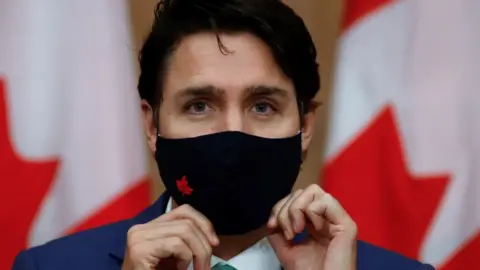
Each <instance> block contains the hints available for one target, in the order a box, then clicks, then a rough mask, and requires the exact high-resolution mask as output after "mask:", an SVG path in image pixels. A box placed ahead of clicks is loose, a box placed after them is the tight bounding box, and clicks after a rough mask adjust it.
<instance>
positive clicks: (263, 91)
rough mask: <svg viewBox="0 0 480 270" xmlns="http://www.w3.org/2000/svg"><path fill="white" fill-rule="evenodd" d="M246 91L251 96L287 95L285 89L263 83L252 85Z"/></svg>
mask: <svg viewBox="0 0 480 270" xmlns="http://www.w3.org/2000/svg"><path fill="white" fill-rule="evenodd" d="M247 91H248V94H249V95H251V96H280V97H287V96H288V91H287V90H285V89H282V88H278V87H272V86H265V85H258V86H252V87H249V88H248V89H247Z"/></svg>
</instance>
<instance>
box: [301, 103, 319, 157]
mask: <svg viewBox="0 0 480 270" xmlns="http://www.w3.org/2000/svg"><path fill="white" fill-rule="evenodd" d="M317 107H318V103H316V102H313V101H312V103H311V104H310V106H309V107H308V111H307V113H306V114H305V115H304V123H303V127H302V152H304V153H306V152H307V150H308V146H309V145H310V142H311V141H312V138H313V131H314V129H315V114H316V110H317Z"/></svg>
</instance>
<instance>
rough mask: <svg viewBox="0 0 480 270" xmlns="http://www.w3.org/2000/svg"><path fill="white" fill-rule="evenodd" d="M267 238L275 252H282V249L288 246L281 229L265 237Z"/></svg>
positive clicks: (288, 243)
mask: <svg viewBox="0 0 480 270" xmlns="http://www.w3.org/2000/svg"><path fill="white" fill-rule="evenodd" d="M267 239H268V242H270V245H271V246H272V248H273V249H274V250H275V251H276V252H277V253H283V251H285V250H287V249H288V248H289V247H290V242H289V241H288V240H287V239H286V238H285V236H284V234H283V233H282V231H276V232H273V233H272V234H270V235H269V236H268V237H267Z"/></svg>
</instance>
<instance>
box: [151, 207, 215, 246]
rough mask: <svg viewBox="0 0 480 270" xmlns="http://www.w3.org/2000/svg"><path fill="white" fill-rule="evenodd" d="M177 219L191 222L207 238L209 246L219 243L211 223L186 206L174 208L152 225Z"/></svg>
mask: <svg viewBox="0 0 480 270" xmlns="http://www.w3.org/2000/svg"><path fill="white" fill-rule="evenodd" d="M177 219H189V220H192V221H193V222H194V223H195V224H196V225H197V226H198V227H199V228H200V229H201V230H202V231H203V233H204V234H205V235H207V236H208V240H209V242H210V244H211V245H213V246H217V245H218V244H219V243H220V241H219V240H218V236H217V234H216V233H215V229H214V228H213V225H212V223H211V222H210V221H209V220H208V219H207V218H206V217H205V216H204V215H203V214H202V213H200V212H198V211H197V210H195V209H194V208H193V207H191V206H190V205H188V204H184V205H182V206H179V207H177V208H175V209H174V210H173V211H171V212H169V213H167V214H165V215H161V216H160V217H158V218H157V219H155V220H154V221H153V223H159V222H165V221H170V220H177Z"/></svg>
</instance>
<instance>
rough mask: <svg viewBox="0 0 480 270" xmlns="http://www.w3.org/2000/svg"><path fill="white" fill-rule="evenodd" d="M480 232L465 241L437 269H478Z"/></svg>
mask: <svg viewBox="0 0 480 270" xmlns="http://www.w3.org/2000/svg"><path fill="white" fill-rule="evenodd" d="M479 252H480V232H478V233H477V234H476V235H475V236H474V237H472V238H471V239H470V241H467V243H465V245H464V246H463V247H462V248H460V249H459V251H458V252H457V253H455V254H453V256H452V257H451V258H450V259H449V260H448V261H447V262H446V263H445V264H444V265H443V266H442V267H439V268H438V269H440V270H463V269H480V260H479V259H478V257H479V254H480V253H479Z"/></svg>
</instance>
